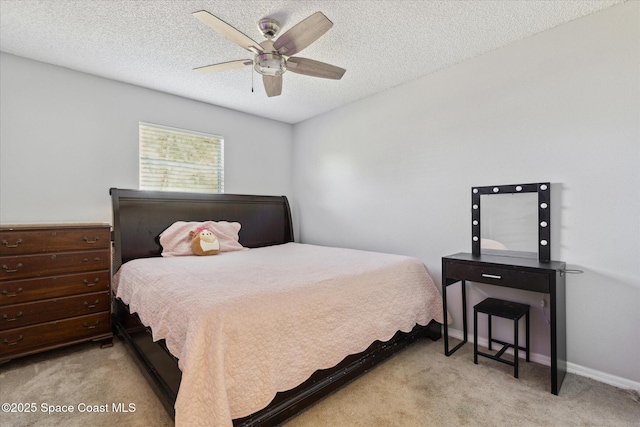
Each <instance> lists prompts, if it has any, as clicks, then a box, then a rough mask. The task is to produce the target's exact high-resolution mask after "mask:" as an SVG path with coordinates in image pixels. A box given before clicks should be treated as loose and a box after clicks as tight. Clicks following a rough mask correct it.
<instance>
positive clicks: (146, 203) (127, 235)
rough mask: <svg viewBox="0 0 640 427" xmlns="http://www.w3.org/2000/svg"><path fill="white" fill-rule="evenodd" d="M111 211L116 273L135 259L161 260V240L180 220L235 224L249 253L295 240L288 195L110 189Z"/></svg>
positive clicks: (114, 268)
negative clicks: (234, 222)
mask: <svg viewBox="0 0 640 427" xmlns="http://www.w3.org/2000/svg"><path fill="white" fill-rule="evenodd" d="M109 193H110V194H111V202H112V206H113V241H114V244H115V252H114V260H113V262H114V265H113V271H114V272H115V271H117V270H118V268H120V265H122V264H123V263H125V262H127V261H130V260H132V259H137V258H150V257H157V256H160V254H161V252H162V247H161V246H160V240H159V235H160V233H162V232H163V231H164V230H165V229H166V228H167V227H169V226H170V225H171V224H173V223H174V222H176V221H207V220H212V221H229V222H232V221H236V222H239V223H240V224H241V226H242V228H241V229H240V235H239V236H240V243H241V244H242V245H243V246H246V247H249V248H257V247H261V246H270V245H277V244H282V243H287V242H292V241H293V224H292V223H291V210H290V208H289V202H288V201H287V198H286V197H285V196H252V195H237V194H201V193H176V192H165V191H141V190H123V189H118V188H112V189H110V190H109Z"/></svg>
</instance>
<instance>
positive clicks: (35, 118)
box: [0, 53, 292, 224]
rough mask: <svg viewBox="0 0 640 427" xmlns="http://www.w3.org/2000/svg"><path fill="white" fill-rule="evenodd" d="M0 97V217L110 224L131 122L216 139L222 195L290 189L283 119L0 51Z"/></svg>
mask: <svg viewBox="0 0 640 427" xmlns="http://www.w3.org/2000/svg"><path fill="white" fill-rule="evenodd" d="M0 94H1V97H0V223H4V224H7V223H33V222H36V223H37V222H47V223H49V222H74V221H75V222H96V221H97V222H109V223H110V222H111V199H110V197H109V188H110V187H120V188H133V189H136V188H138V122H139V121H145V122H150V123H157V124H162V125H167V126H173V127H177V128H183V129H190V130H196V131H200V132H208V133H213V134H216V135H221V136H223V137H224V139H225V192H226V193H249V194H273V195H282V194H284V195H290V190H291V177H290V173H291V143H292V128H291V125H289V124H285V123H281V122H276V121H273V120H268V119H263V118H259V117H256V116H252V115H248V114H244V113H239V112H237V111H232V110H229V109H225V108H221V107H216V106H212V105H209V104H204V103H201V102H197V101H192V100H188V99H185V98H181V97H177V96H173V95H168V94H165V93H160V92H155V91H152V90H148V89H143V88H140V87H137V86H133V85H128V84H125V83H120V82H116V81H113V80H108V79H104V78H100V77H96V76H92V75H89V74H84V73H80V72H76V71H72V70H69V69H66V68H61V67H56V66H53V65H49V64H44V63H41V62H35V61H31V60H27V59H24V58H20V57H16V56H13V55H9V54H5V53H2V54H1V56H0ZM265 134H269V135H271V137H270V139H269V141H261V139H260V138H261V136H262V135H265Z"/></svg>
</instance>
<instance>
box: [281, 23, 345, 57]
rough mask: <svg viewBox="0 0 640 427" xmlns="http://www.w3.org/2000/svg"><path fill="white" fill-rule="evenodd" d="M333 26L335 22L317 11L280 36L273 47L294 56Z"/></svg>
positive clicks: (284, 53) (282, 53)
mask: <svg viewBox="0 0 640 427" xmlns="http://www.w3.org/2000/svg"><path fill="white" fill-rule="evenodd" d="M331 27H333V22H331V21H329V19H328V18H327V17H326V16H324V14H323V13H322V12H316V13H314V14H313V15H311V16H309V17H308V18H306V19H304V20H302V21H300V22H298V23H297V24H296V25H294V26H293V27H291V28H290V29H289V30H288V31H286V32H285V33H284V34H282V35H281V36H280V37H278V40H276V41H275V43H274V44H273V48H274V49H275V50H277V51H278V53H280V55H286V56H293V55H295V54H296V53H298V52H300V51H301V50H302V49H304V48H305V47H307V46H309V45H310V44H311V43H313V42H314V41H316V40H318V39H319V38H320V36H322V35H323V34H324V33H326V32H327V31H329V29H330V28H331Z"/></svg>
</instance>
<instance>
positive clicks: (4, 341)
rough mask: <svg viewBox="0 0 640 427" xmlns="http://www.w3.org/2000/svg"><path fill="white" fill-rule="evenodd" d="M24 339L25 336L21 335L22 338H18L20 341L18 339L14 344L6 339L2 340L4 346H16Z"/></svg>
mask: <svg viewBox="0 0 640 427" xmlns="http://www.w3.org/2000/svg"><path fill="white" fill-rule="evenodd" d="M23 338H24V336H22V335H20V336H18V339H16V340H15V341H13V342H9V340H8V339H6V338H5V339H3V340H2V344H6V345H16V344H18V343H19V342H20V341H22V339H23Z"/></svg>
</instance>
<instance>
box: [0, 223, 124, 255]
mask: <svg viewBox="0 0 640 427" xmlns="http://www.w3.org/2000/svg"><path fill="white" fill-rule="evenodd" d="M110 243H111V232H110V230H109V228H108V227H96V228H91V227H82V228H80V227H79V228H72V227H71V228H65V227H56V228H48V229H46V228H43V229H29V228H14V229H10V230H2V231H0V256H6V255H22V254H35V253H42V252H64V251H75V250H92V249H106V248H109V247H110Z"/></svg>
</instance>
